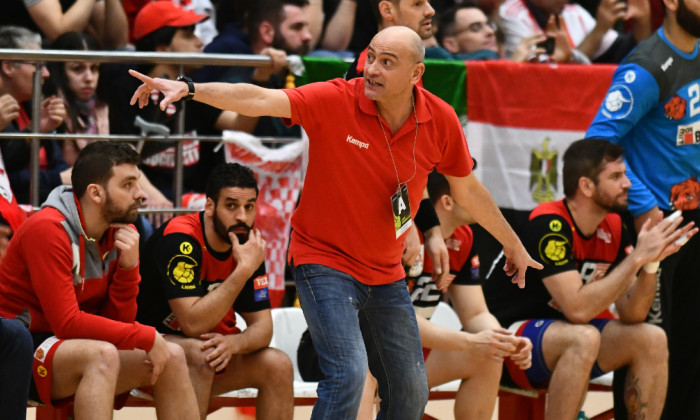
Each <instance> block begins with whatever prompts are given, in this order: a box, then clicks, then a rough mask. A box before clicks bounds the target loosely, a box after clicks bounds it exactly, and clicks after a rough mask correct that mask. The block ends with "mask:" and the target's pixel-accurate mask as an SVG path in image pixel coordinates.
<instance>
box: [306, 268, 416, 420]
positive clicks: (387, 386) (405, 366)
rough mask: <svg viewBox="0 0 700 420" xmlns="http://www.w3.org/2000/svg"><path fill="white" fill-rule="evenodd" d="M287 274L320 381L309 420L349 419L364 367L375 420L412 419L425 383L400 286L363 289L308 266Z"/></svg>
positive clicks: (408, 304)
mask: <svg viewBox="0 0 700 420" xmlns="http://www.w3.org/2000/svg"><path fill="white" fill-rule="evenodd" d="M293 273H294V281H295V283H296V288H297V294H298V295H299V302H300V303H301V308H302V310H303V311H304V317H305V318H306V322H307V323H308V325H309V331H310V333H311V339H312V341H313V343H314V347H315V348H316V352H317V353H318V359H319V366H320V368H321V371H322V372H323V374H324V376H325V378H324V379H323V380H322V381H321V382H320V383H319V385H318V401H317V402H316V404H315V405H314V409H313V413H312V415H311V418H312V419H314V420H315V419H327V420H342V419H347V420H355V418H356V417H357V411H358V409H359V406H360V399H361V396H362V388H363V386H364V381H365V374H366V373H367V366H369V369H370V371H371V372H372V375H374V377H375V378H377V382H378V384H379V397H380V398H381V400H382V401H381V406H380V411H379V414H378V415H377V419H395V420H412V419H415V420H418V419H420V418H421V417H422V416H423V410H425V404H426V403H427V402H428V384H427V379H426V376H425V364H424V362H423V352H422V348H421V342H420V336H419V334H418V324H417V323H416V316H415V312H414V310H413V305H412V304H411V299H410V297H409V294H408V290H407V288H406V282H405V281H404V280H400V281H397V282H394V283H390V284H386V285H381V286H368V285H366V284H362V283H360V282H359V281H357V280H355V279H354V278H353V277H352V276H350V275H348V274H345V273H343V272H340V271H338V270H335V269H332V268H330V267H327V266H323V265H316V264H304V265H300V266H297V267H294V269H293Z"/></svg>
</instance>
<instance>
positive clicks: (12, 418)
mask: <svg viewBox="0 0 700 420" xmlns="http://www.w3.org/2000/svg"><path fill="white" fill-rule="evenodd" d="M32 349H33V347H32V335H31V334H30V333H29V330H27V328H26V327H25V326H24V325H22V324H21V323H20V322H19V321H16V320H14V319H6V318H2V317H0V412H2V418H3V419H6V420H24V419H26V415H27V399H28V397H29V383H30V382H31V377H32Z"/></svg>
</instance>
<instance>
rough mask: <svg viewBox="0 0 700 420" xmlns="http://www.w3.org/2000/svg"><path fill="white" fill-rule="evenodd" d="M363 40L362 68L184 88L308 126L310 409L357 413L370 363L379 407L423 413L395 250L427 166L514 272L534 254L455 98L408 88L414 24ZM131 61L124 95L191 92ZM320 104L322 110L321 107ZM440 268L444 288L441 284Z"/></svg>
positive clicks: (305, 297) (295, 239)
mask: <svg viewBox="0 0 700 420" xmlns="http://www.w3.org/2000/svg"><path fill="white" fill-rule="evenodd" d="M369 51H370V53H369V54H368V60H367V67H366V73H365V79H364V80H363V79H359V78H356V79H353V80H350V81H344V80H340V79H334V80H332V81H329V82H322V83H313V84H309V85H306V86H301V87H299V88H296V89H287V90H283V91H280V90H277V89H262V88H259V87H257V86H254V85H250V84H220V83H219V84H207V83H203V84H194V85H193V86H191V88H193V89H194V91H193V93H194V95H193V99H194V100H197V101H202V102H206V103H209V104H215V105H217V106H219V107H222V108H227V109H232V110H235V111H237V112H245V113H248V114H251V115H272V116H276V117H281V118H286V119H288V121H287V122H288V123H290V124H303V126H304V129H305V130H306V132H307V133H308V134H309V139H310V142H309V144H310V146H309V147H310V149H309V155H310V161H309V166H308V170H307V173H306V178H305V181H304V193H303V194H302V197H301V200H300V204H299V207H298V208H297V210H296V211H295V213H294V216H293V218H292V227H293V229H292V237H291V243H290V249H289V261H290V263H291V264H293V265H294V277H295V281H296V286H297V292H298V293H299V298H300V302H301V307H302V309H303V310H304V315H305V317H306V319H307V321H308V324H309V331H310V332H311V337H312V339H313V341H314V347H315V348H316V350H317V351H318V353H319V361H320V367H321V370H322V371H323V374H324V376H325V378H324V379H323V380H322V381H321V382H320V383H319V387H318V394H319V399H318V401H317V402H316V404H315V406H314V413H313V414H312V418H353V417H354V416H356V415H357V409H358V406H359V403H360V398H361V391H360V390H361V388H362V384H363V382H364V379H365V373H366V370H367V366H369V367H370V370H371V371H372V374H373V375H374V376H375V377H376V378H377V380H378V383H379V396H380V398H381V399H382V407H381V412H380V414H379V416H380V417H382V416H386V415H387V413H391V416H392V417H395V418H400V419H407V420H408V419H419V418H420V417H421V416H422V412H423V409H424V407H425V404H426V402H427V397H428V389H427V380H426V376H425V367H424V362H423V354H422V351H421V345H420V337H419V335H418V327H417V324H416V320H415V312H414V310H413V306H412V305H411V300H410V297H409V295H408V290H407V287H406V282H405V280H404V277H405V273H404V271H403V267H402V265H401V263H400V260H401V255H402V252H403V248H404V246H403V245H404V244H403V241H404V238H405V232H406V230H407V229H408V227H409V226H410V225H411V223H410V221H411V218H412V216H415V213H416V210H417V207H418V204H419V202H420V200H421V197H422V193H423V191H424V189H425V186H426V181H427V176H428V173H429V172H430V171H431V170H432V169H433V168H434V167H437V169H438V170H439V171H441V172H443V173H445V174H446V175H447V176H448V180H449V182H450V188H451V191H452V196H453V197H454V198H455V200H456V201H457V202H458V203H459V204H460V205H461V206H462V207H464V208H465V209H467V210H468V211H469V212H470V213H471V214H472V215H474V218H475V219H476V220H477V221H478V222H479V223H481V224H482V225H483V226H485V228H486V229H487V230H489V231H490V232H491V233H492V234H493V235H494V236H495V237H496V238H498V240H499V241H500V242H501V243H503V244H504V246H505V247H506V249H507V251H506V254H507V255H508V264H507V265H506V267H505V269H506V270H507V271H508V273H509V274H511V275H513V274H515V275H516V277H515V278H514V280H513V281H515V282H519V281H520V280H521V278H522V277H524V275H525V271H526V269H527V268H528V266H530V267H532V266H535V267H536V266H539V264H536V263H534V261H533V260H532V259H531V258H530V256H529V255H528V254H527V252H526V251H525V249H524V247H523V246H522V244H521V243H520V241H519V239H518V238H517V236H516V235H515V233H514V232H513V231H512V230H511V229H510V227H509V226H508V224H507V223H506V222H505V219H503V216H502V215H501V213H500V211H499V209H498V207H496V205H495V203H494V202H493V199H492V198H491V196H490V194H489V193H488V191H487V190H486V189H485V188H484V187H483V184H481V182H480V181H479V180H478V179H477V178H476V177H475V176H473V174H472V173H471V168H472V160H471V157H470V155H469V150H468V148H467V143H466V140H465V138H464V132H463V130H462V127H461V125H460V123H459V120H458V118H457V116H456V115H455V113H454V111H453V110H452V108H451V107H450V106H449V105H447V104H446V103H444V102H442V101H441V100H440V99H438V98H436V97H435V96H433V95H431V94H429V93H428V92H426V91H425V90H424V89H422V88H420V87H415V85H416V83H418V81H419V80H420V79H421V77H422V75H423V71H424V69H425V66H424V64H423V45H422V41H421V39H420V37H419V36H418V35H417V34H416V33H415V31H414V30H412V29H409V28H404V27H400V26H399V27H393V28H387V29H385V30H383V31H382V32H380V33H379V34H377V35H376V36H375V37H374V39H373V40H372V43H371V44H370V47H369ZM130 73H131V74H132V75H133V76H134V77H137V78H139V79H140V80H141V81H142V82H143V83H144V84H143V85H141V86H140V87H139V88H138V89H137V90H136V92H134V95H133V97H132V100H131V103H132V104H135V103H137V102H138V104H139V106H144V105H146V104H147V103H148V101H149V98H150V94H151V91H152V89H157V90H159V91H161V92H162V93H163V94H164V97H165V99H163V101H161V104H160V105H161V108H162V109H165V108H166V107H167V106H168V105H169V104H170V103H172V102H173V101H177V100H179V99H181V98H183V97H185V96H187V95H188V92H192V91H191V90H189V87H188V86H187V85H186V84H184V83H181V82H177V81H171V80H166V79H161V78H155V79H154V78H150V77H148V76H145V75H142V74H139V73H138V72H135V71H133V70H132V71H130ZM414 99H415V102H414ZM414 109H415V111H414ZM329 110H333V112H328V111H329ZM321 112H323V113H324V117H325V118H319V117H318V115H319V113H321ZM419 121H420V126H419ZM418 137H420V138H421V139H420V140H418ZM389 138H391V142H389ZM333 139H338V140H339V141H333ZM414 143H415V145H416V147H415V149H414V148H413V144H414ZM385 147H388V150H387V149H386V148H385ZM387 152H391V153H390V154H391V156H393V158H392V159H387V154H388V153H387ZM349 156H352V158H348V157H349ZM414 158H415V162H414ZM392 162H394V163H393V164H392ZM397 178H398V179H397ZM392 196H393V198H392ZM390 200H391V201H393V203H394V205H392V206H390V205H389V201H390ZM411 208H412V209H413V211H411V210H410V209H411ZM516 272H517V274H516ZM443 280H444V281H441V283H439V284H438V288H440V289H442V288H445V287H447V286H449V279H443ZM407 396H410V398H407Z"/></svg>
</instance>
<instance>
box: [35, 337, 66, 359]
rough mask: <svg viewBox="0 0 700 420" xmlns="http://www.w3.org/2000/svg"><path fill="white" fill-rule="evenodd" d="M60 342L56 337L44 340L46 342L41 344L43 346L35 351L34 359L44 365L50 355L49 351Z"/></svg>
mask: <svg viewBox="0 0 700 420" xmlns="http://www.w3.org/2000/svg"><path fill="white" fill-rule="evenodd" d="M59 341H60V340H59V339H58V338H56V336H55V335H54V336H51V337H49V338H47V339H46V340H44V342H43V343H41V345H40V346H39V347H38V348H37V349H36V350H35V351H34V358H35V359H36V360H38V361H39V362H41V363H44V359H45V358H46V355H47V354H48V353H49V350H51V347H53V346H54V344H56V343H58V342H59Z"/></svg>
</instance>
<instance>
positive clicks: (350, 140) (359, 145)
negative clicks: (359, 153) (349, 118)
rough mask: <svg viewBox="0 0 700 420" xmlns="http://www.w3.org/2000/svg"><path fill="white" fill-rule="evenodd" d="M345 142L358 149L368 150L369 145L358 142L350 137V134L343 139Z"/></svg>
mask: <svg viewBox="0 0 700 420" xmlns="http://www.w3.org/2000/svg"><path fill="white" fill-rule="evenodd" d="M345 141H346V142H348V143H350V144H352V145H355V146H357V147H359V148H360V149H369V143H365V142H363V141H360V140H358V139H356V138H354V137H353V136H351V135H350V134H348V137H347V138H346V139H345Z"/></svg>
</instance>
